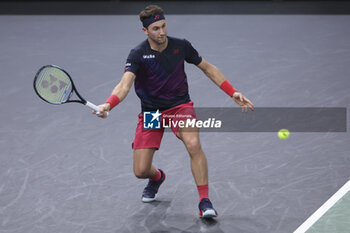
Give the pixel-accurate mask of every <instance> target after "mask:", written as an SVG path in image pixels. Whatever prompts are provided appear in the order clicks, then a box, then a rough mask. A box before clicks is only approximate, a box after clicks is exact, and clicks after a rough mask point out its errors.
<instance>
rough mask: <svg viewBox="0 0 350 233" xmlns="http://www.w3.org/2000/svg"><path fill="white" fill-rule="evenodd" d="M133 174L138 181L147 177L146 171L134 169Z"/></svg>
mask: <svg viewBox="0 0 350 233" xmlns="http://www.w3.org/2000/svg"><path fill="white" fill-rule="evenodd" d="M134 174H135V176H136V177H137V178H139V179H146V178H148V177H149V172H148V171H147V170H146V169H134Z"/></svg>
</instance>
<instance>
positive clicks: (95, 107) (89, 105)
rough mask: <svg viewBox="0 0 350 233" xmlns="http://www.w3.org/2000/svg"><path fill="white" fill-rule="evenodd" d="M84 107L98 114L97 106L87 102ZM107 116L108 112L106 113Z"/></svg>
mask: <svg viewBox="0 0 350 233" xmlns="http://www.w3.org/2000/svg"><path fill="white" fill-rule="evenodd" d="M85 105H86V106H88V107H89V108H91V109H92V110H95V111H96V113H97V114H99V113H100V108H99V107H98V106H96V105H95V104H93V103H91V102H89V101H86V104H85ZM107 116H108V112H107Z"/></svg>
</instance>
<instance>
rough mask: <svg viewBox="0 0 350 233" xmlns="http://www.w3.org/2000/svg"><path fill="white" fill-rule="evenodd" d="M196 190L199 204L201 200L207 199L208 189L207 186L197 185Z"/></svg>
mask: <svg viewBox="0 0 350 233" xmlns="http://www.w3.org/2000/svg"><path fill="white" fill-rule="evenodd" d="M197 189H198V193H199V202H200V201H201V200H202V199H203V198H208V199H209V195H208V193H209V188H208V185H207V184H205V185H199V186H197Z"/></svg>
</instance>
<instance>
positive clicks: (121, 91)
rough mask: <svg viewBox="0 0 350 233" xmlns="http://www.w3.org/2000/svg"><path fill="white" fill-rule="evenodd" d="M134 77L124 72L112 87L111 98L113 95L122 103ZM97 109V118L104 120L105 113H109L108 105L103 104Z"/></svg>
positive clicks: (130, 73)
mask: <svg viewBox="0 0 350 233" xmlns="http://www.w3.org/2000/svg"><path fill="white" fill-rule="evenodd" d="M135 77H136V75H135V74H134V73H132V72H125V73H124V74H123V77H122V79H121V80H120V82H119V83H118V84H117V85H116V86H115V87H114V89H113V91H112V94H111V96H113V95H115V96H117V97H118V99H119V101H120V102H121V101H123V100H124V99H125V97H126V96H127V95H128V93H129V91H130V88H131V87H132V84H133V82H134V80H135ZM99 108H100V113H99V114H98V115H97V116H99V117H102V118H106V117H107V116H108V114H107V112H109V111H110V108H111V105H110V103H104V104H101V105H99ZM95 113H96V112H95Z"/></svg>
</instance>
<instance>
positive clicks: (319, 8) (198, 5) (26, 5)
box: [0, 0, 350, 15]
mask: <svg viewBox="0 0 350 233" xmlns="http://www.w3.org/2000/svg"><path fill="white" fill-rule="evenodd" d="M148 4H157V5H160V6H161V7H163V9H164V10H165V11H166V12H167V14H349V13H350V2H349V1H345V0H343V1H341V0H340V1H339V0H338V1H319V0H315V1H312V0H309V1H305V0H304V1H301V0H259V1H252V0H245V1H234V0H226V1H225V0H223V1H174V0H173V1H141V0H133V1H126V0H100V1H96V0H75V1H69V0H61V1H57V0H37V1H28V0H27V1H25V0H11V1H10V0H7V1H4V0H0V14H5V15H11V14H25V15H35V14H41V15H70V14H71V15H74V14H88V15H106V14H107V15H113V14H122V15H128V14H138V13H139V11H140V9H142V8H143V7H145V6H146V5H148Z"/></svg>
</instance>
